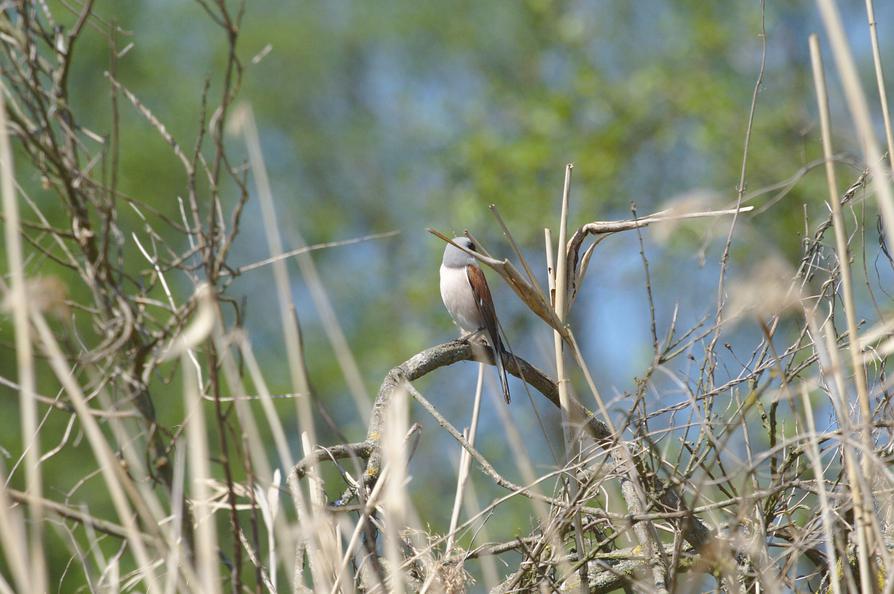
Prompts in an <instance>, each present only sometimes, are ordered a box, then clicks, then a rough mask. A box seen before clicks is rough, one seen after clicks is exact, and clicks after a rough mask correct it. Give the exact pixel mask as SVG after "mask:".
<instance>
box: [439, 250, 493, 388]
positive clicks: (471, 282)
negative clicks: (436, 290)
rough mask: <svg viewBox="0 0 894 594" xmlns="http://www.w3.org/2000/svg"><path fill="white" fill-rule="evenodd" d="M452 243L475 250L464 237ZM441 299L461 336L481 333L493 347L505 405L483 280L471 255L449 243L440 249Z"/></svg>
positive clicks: (489, 302)
mask: <svg viewBox="0 0 894 594" xmlns="http://www.w3.org/2000/svg"><path fill="white" fill-rule="evenodd" d="M453 243H455V244H456V245H461V246H463V247H464V248H466V249H469V250H472V251H474V250H475V246H474V244H473V243H472V242H471V240H469V239H468V238H467V237H454V238H453ZM441 299H442V300H443V301H444V306H445V307H446V308H447V311H448V312H449V313H450V317H452V318H453V321H454V322H455V323H456V325H457V326H459V327H460V329H461V330H462V335H463V336H464V337H465V336H468V335H470V334H478V333H481V335H482V337H483V338H484V340H485V341H486V342H487V344H489V345H490V346H491V347H493V349H494V361H495V362H496V364H497V371H498V372H499V375H500V386H501V387H502V389H503V397H504V398H506V403H507V404H508V403H509V382H508V380H507V378H506V370H505V369H504V368H503V356H502V353H503V343H502V341H501V340H500V325H499V323H498V322H497V312H496V310H495V309H494V300H493V298H492V297H491V295H490V288H489V287H488V286H487V279H485V278H484V273H483V272H482V271H481V268H479V267H478V263H477V262H476V261H475V258H474V257H473V256H471V255H469V254H468V253H466V252H464V251H463V250H461V249H459V248H458V247H456V246H454V245H452V244H449V243H448V244H447V247H446V248H444V259H443V260H442V261H441Z"/></svg>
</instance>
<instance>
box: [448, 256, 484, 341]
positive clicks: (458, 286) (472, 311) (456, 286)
mask: <svg viewBox="0 0 894 594" xmlns="http://www.w3.org/2000/svg"><path fill="white" fill-rule="evenodd" d="M441 299H442V300H443V301H444V307H446V308H447V311H448V312H449V313H450V317H452V318H453V321H454V322H456V325H457V326H459V327H460V328H462V329H463V330H464V331H465V332H476V331H478V330H479V329H480V328H482V327H484V321H483V320H482V319H481V314H480V313H479V312H478V304H477V303H476V302H475V295H474V293H472V286H471V285H470V284H469V277H468V275H467V274H466V269H465V268H447V267H445V266H441Z"/></svg>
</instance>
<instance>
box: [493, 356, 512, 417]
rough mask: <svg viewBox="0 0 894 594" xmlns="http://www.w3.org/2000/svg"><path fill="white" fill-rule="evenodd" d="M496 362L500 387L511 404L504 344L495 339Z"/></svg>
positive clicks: (507, 402)
mask: <svg viewBox="0 0 894 594" xmlns="http://www.w3.org/2000/svg"><path fill="white" fill-rule="evenodd" d="M494 343H496V344H494V362H496V364H497V373H499V374H500V387H501V388H503V398H505V399H506V404H509V401H510V398H509V378H508V377H507V376H506V368H505V367H503V344H502V341H501V340H495V341H494Z"/></svg>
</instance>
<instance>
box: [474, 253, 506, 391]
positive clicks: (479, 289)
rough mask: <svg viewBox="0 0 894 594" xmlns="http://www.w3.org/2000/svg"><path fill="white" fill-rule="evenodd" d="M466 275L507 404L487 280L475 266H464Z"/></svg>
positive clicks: (504, 373)
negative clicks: (488, 341)
mask: <svg viewBox="0 0 894 594" xmlns="http://www.w3.org/2000/svg"><path fill="white" fill-rule="evenodd" d="M466 275H467V276H468V278H469V285H470V286H471V287H472V294H473V295H475V304H476V305H477V306H478V312H479V313H480V314H481V319H482V320H483V321H484V329H485V330H486V331H487V334H488V338H489V339H490V341H491V346H492V347H493V349H494V362H495V363H496V364H497V371H498V372H499V373H500V385H501V387H502V388H503V397H504V398H506V403H507V404H508V403H509V382H508V381H507V377H506V370H505V369H503V344H502V342H501V341H500V326H499V324H497V312H496V310H495V309H494V300H493V297H491V294H490V287H488V286H487V279H486V278H485V277H484V273H483V272H482V271H481V269H480V268H478V267H477V266H466Z"/></svg>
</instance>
